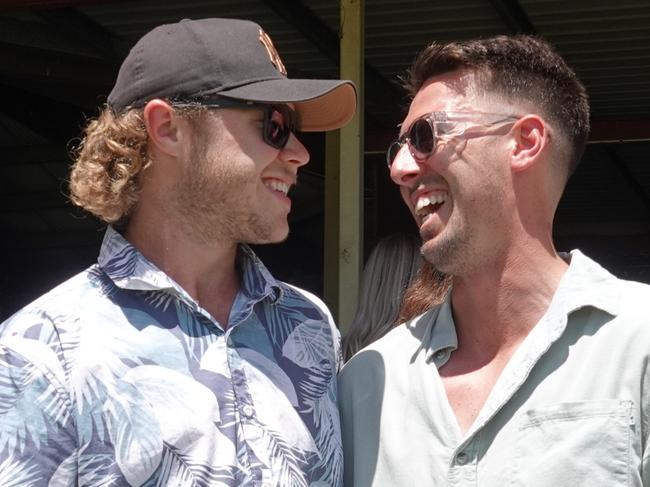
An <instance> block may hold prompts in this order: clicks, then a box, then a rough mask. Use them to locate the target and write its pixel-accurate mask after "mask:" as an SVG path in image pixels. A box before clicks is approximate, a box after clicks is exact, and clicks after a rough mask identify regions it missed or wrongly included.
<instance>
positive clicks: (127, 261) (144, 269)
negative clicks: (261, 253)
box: [97, 226, 282, 302]
mask: <svg viewBox="0 0 650 487" xmlns="http://www.w3.org/2000/svg"><path fill="white" fill-rule="evenodd" d="M237 261H238V265H239V268H240V270H241V273H242V274H241V275H242V285H241V292H242V293H243V294H244V295H245V296H246V297H247V298H248V299H251V300H255V301H259V300H261V299H264V298H265V297H267V296H268V297H270V298H271V300H272V302H276V301H277V300H279V299H281V297H282V287H281V286H280V283H279V282H278V281H277V280H276V279H275V278H274V277H273V276H272V275H271V273H270V272H269V271H268V270H267V268H266V267H265V266H264V264H262V262H261V261H260V260H259V258H258V257H257V256H256V255H255V253H254V252H253V251H252V250H251V249H250V247H248V246H247V245H243V244H242V245H240V247H239V251H238V253H237ZM97 262H98V264H99V266H100V267H101V268H102V270H103V271H104V272H105V273H106V275H107V276H108V277H109V278H110V279H111V280H112V281H113V283H115V285H116V286H117V287H119V288H122V289H130V290H136V291H154V290H170V291H176V292H177V293H178V294H179V295H181V296H185V297H187V298H188V299H190V300H191V301H194V300H193V299H192V298H190V297H189V296H188V295H187V293H186V292H185V291H184V290H183V289H182V288H181V287H180V286H179V285H178V284H177V283H176V282H175V281H174V280H173V279H172V278H171V277H169V276H168V275H167V274H165V273H164V272H163V271H162V270H160V269H159V268H158V267H157V266H156V265H155V264H153V263H152V262H150V261H148V260H147V259H146V258H145V257H144V256H143V255H142V254H141V253H140V252H139V251H138V249H136V248H135V247H134V246H133V245H131V244H130V243H129V242H128V241H127V240H126V239H125V238H124V237H123V236H122V235H121V234H120V233H119V232H117V231H116V230H115V229H114V228H113V227H111V226H109V227H108V228H107V229H106V234H105V235H104V240H103V242H102V246H101V250H100V252H99V257H98V259H97Z"/></svg>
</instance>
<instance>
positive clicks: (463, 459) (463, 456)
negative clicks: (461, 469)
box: [456, 451, 469, 465]
mask: <svg viewBox="0 0 650 487" xmlns="http://www.w3.org/2000/svg"><path fill="white" fill-rule="evenodd" d="M468 460H469V457H468V456H467V453H465V452H464V451H462V452H460V453H459V454H458V455H456V463H458V465H465V464H466V463H467V461H468Z"/></svg>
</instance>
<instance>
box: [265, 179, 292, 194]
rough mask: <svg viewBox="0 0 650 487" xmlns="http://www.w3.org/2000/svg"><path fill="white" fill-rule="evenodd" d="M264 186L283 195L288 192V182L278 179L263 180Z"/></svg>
mask: <svg viewBox="0 0 650 487" xmlns="http://www.w3.org/2000/svg"><path fill="white" fill-rule="evenodd" d="M264 186H266V187H267V188H269V189H271V190H273V191H277V192H278V193H282V194H283V195H285V196H286V195H287V193H289V187H290V186H289V184H287V183H285V182H282V181H280V180H279V179H267V180H266V181H264Z"/></svg>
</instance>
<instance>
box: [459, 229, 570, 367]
mask: <svg viewBox="0 0 650 487" xmlns="http://www.w3.org/2000/svg"><path fill="white" fill-rule="evenodd" d="M551 247H552V246H551ZM566 269H567V264H566V263H565V262H564V261H563V260H562V259H561V258H560V257H559V256H558V255H557V253H556V252H555V251H554V250H552V249H551V250H549V248H548V246H547V245H543V244H542V243H541V242H540V240H532V241H528V242H522V244H521V245H518V246H514V247H511V248H509V249H508V251H507V252H506V253H504V254H503V255H501V256H499V257H498V258H496V259H493V260H492V262H490V263H489V264H487V265H485V266H483V267H482V268H481V269H480V270H478V271H477V272H475V273H473V274H472V275H468V276H462V277H454V281H453V290H452V296H451V299H452V307H453V310H454V322H455V324H456V331H457V334H458V341H459V349H463V350H464V352H466V353H469V354H472V355H474V356H482V357H484V358H485V360H490V359H491V358H493V357H494V356H496V355H500V354H502V353H504V352H508V351H511V350H514V349H515V348H516V347H517V346H518V345H519V344H520V343H521V341H522V340H523V339H524V338H525V337H526V336H527V335H528V333H529V332H530V331H531V330H532V328H533V327H534V326H535V325H536V324H537V322H538V321H539V320H540V318H541V317H542V316H543V315H544V313H545V312H546V310H547V309H548V306H549V304H550V302H551V299H552V298H553V295H554V293H555V291H556V289H557V287H558V285H559V282H560V279H561V278H562V276H563V275H564V272H565V271H566Z"/></svg>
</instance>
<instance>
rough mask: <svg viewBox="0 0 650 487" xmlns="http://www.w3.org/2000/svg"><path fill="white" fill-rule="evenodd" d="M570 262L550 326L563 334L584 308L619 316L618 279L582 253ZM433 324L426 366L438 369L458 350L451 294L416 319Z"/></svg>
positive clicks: (573, 254) (572, 256)
mask: <svg viewBox="0 0 650 487" xmlns="http://www.w3.org/2000/svg"><path fill="white" fill-rule="evenodd" d="M562 257H563V258H564V259H565V260H568V261H569V268H568V269H567V271H566V272H565V274H564V276H562V279H561V280H560V284H559V286H558V289H557V290H556V291H555V294H554V295H553V299H552V300H551V304H550V305H549V309H548V311H547V313H546V318H547V322H548V323H549V324H550V326H551V327H552V328H553V329H555V328H557V330H555V331H556V332H561V331H562V330H563V328H564V327H565V326H566V323H567V319H566V318H567V317H568V316H569V315H570V314H571V313H573V312H574V311H576V310H578V309H581V308H584V307H588V306H591V307H594V308H597V309H600V310H603V311H605V312H606V313H608V314H610V315H612V316H616V315H617V314H618V309H619V303H620V294H619V291H618V287H617V285H616V281H617V279H616V277H614V276H613V275H612V274H610V273H609V272H608V271H606V270H605V269H603V268H602V267H601V266H600V265H598V264H597V263H596V262H594V261H593V260H591V259H590V258H589V257H587V256H585V255H584V254H583V253H582V252H580V251H579V250H573V251H572V252H571V253H570V254H562ZM416 319H417V320H430V322H431V323H430V325H429V327H430V332H429V333H428V336H429V343H428V347H427V350H426V360H427V362H430V361H432V360H433V361H435V363H436V366H437V367H441V366H442V365H444V364H445V363H446V362H447V360H448V359H449V356H450V355H451V352H453V351H454V350H456V348H458V337H457V335H456V327H455V325H454V318H453V314H452V309H451V292H448V293H447V296H446V298H445V300H444V302H443V303H442V304H441V305H440V307H439V308H438V312H437V313H431V312H427V313H425V314H424V315H421V316H419V317H418V318H416Z"/></svg>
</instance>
